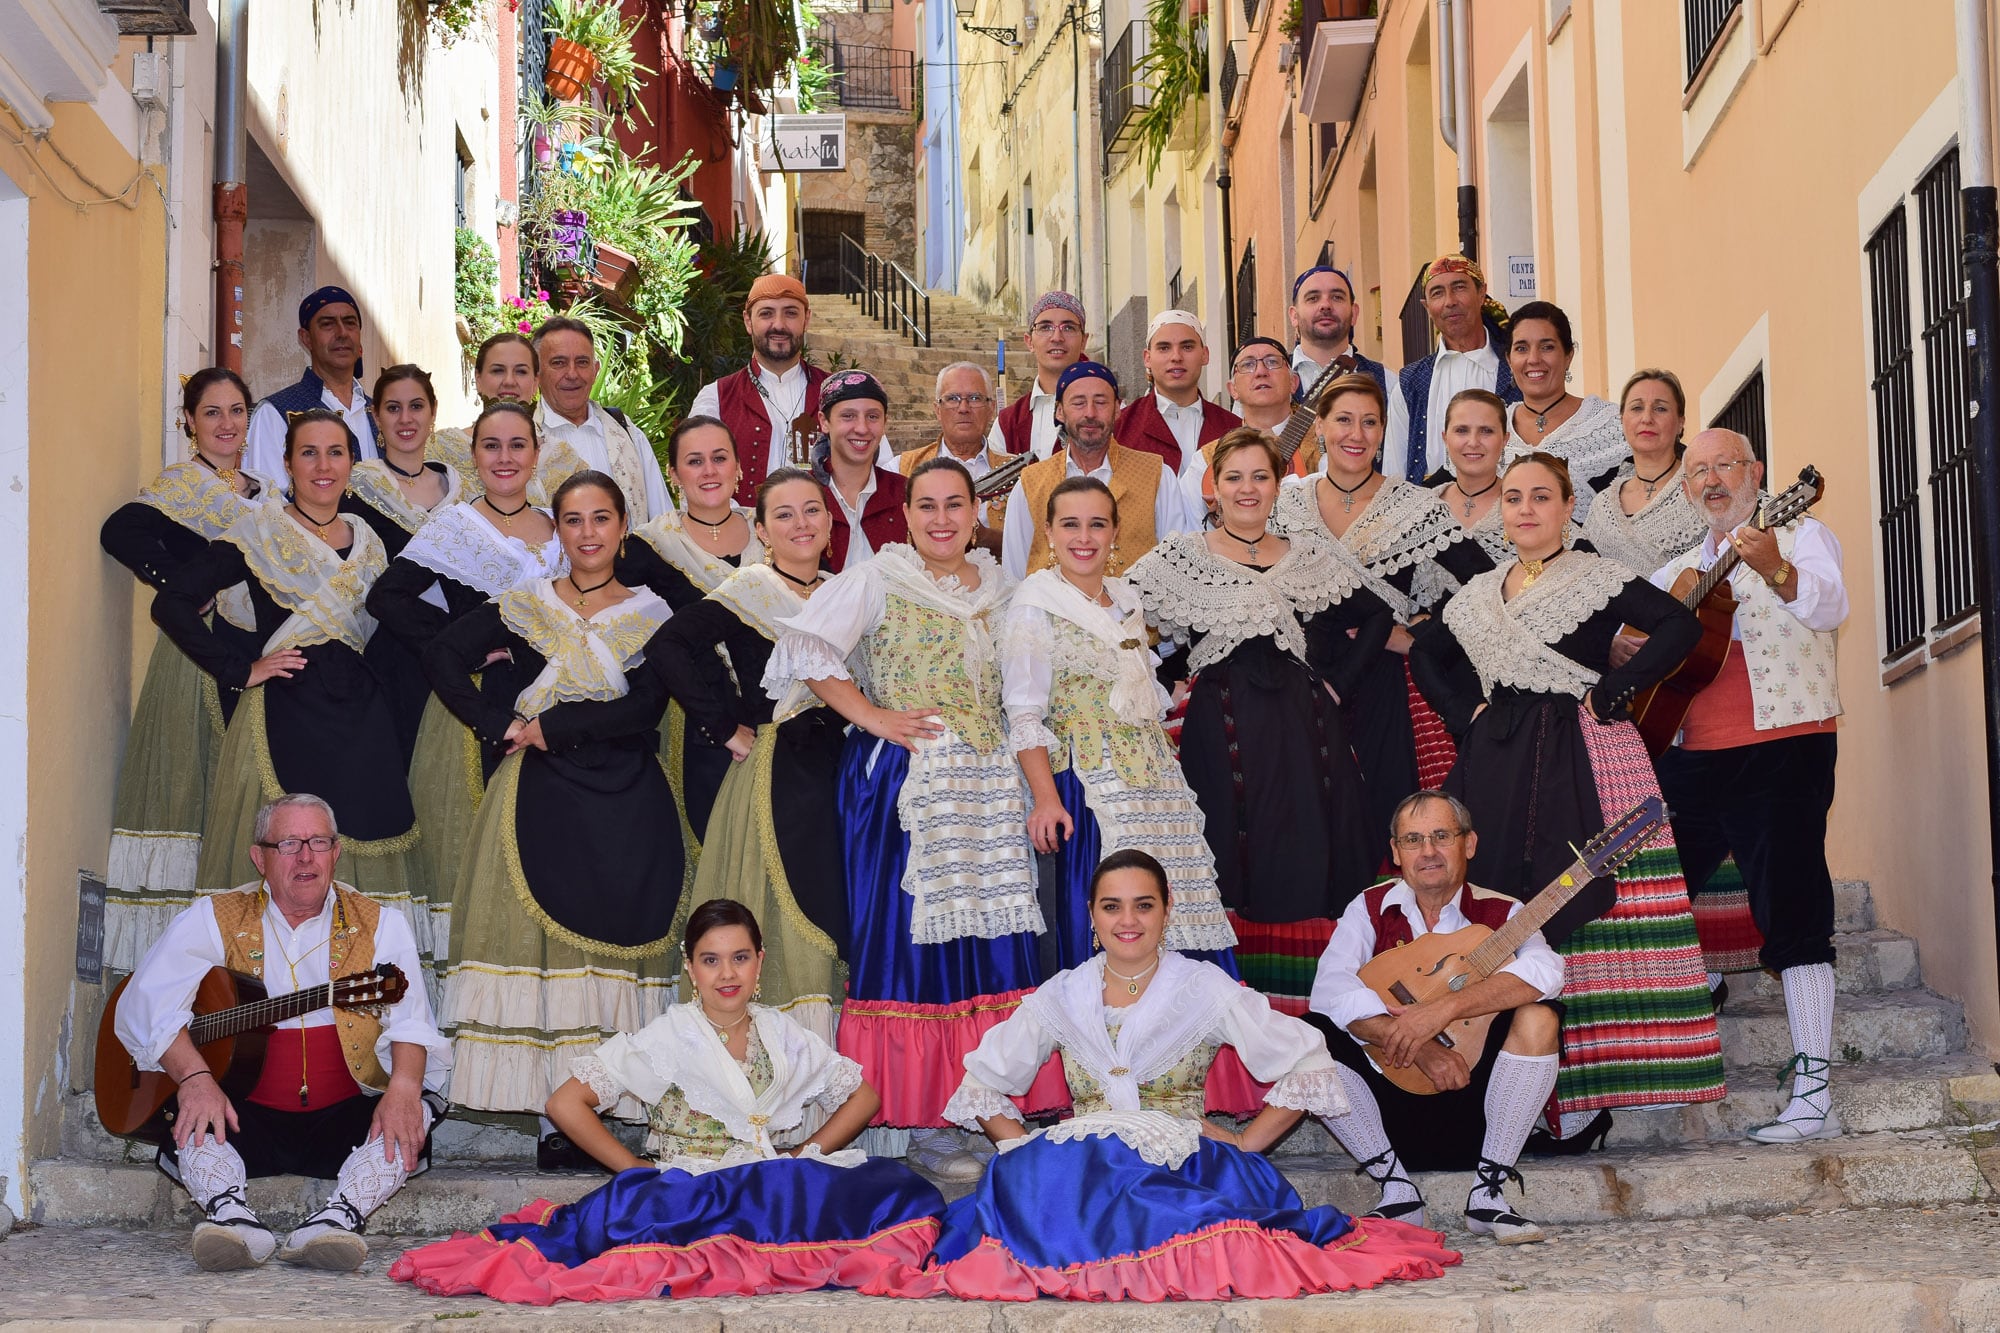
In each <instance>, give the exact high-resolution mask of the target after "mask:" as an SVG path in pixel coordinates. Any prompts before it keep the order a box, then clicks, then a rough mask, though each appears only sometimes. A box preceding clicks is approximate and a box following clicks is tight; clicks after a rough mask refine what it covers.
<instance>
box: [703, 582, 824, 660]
mask: <svg viewBox="0 0 2000 1333" xmlns="http://www.w3.org/2000/svg"><path fill="white" fill-rule="evenodd" d="M709 596H710V597H712V598H714V599H715V600H716V601H718V602H721V603H722V604H723V605H724V606H726V607H728V608H729V609H730V610H731V611H734V612H735V613H736V618H737V619H738V620H740V621H742V622H743V623H744V624H746V625H748V626H749V627H750V628H751V629H754V630H756V631H757V632H758V633H759V634H761V635H763V636H764V637H765V638H767V639H769V640H770V641H771V642H773V643H776V642H777V641H778V636H779V635H781V634H783V633H784V632H785V631H784V627H783V626H782V625H780V624H779V623H778V622H779V621H780V620H784V619H786V618H787V617H790V616H795V615H797V614H798V613H799V612H801V611H803V610H805V606H806V599H805V598H803V597H801V596H799V595H798V593H797V592H795V591H794V590H793V589H792V585H791V584H790V583H788V582H786V581H785V576H784V575H782V574H780V573H779V572H778V571H777V570H776V569H774V568H773V567H771V566H770V565H765V564H756V565H745V566H744V567H743V568H742V569H739V570H734V571H732V572H731V573H730V575H729V577H728V578H726V579H724V580H723V581H722V583H721V584H720V585H719V586H718V587H717V588H716V589H715V591H714V592H712V593H710V594H709ZM752 688H755V685H754V684H753V685H752Z"/></svg>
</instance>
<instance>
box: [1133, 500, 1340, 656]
mask: <svg viewBox="0 0 2000 1333" xmlns="http://www.w3.org/2000/svg"><path fill="white" fill-rule="evenodd" d="M1364 577H1365V576H1364V572H1363V571H1362V569H1361V568H1360V567H1359V566H1358V565H1357V564H1355V562H1354V561H1353V560H1352V558H1350V557H1348V556H1347V555H1346V553H1345V552H1342V551H1339V550H1336V549H1335V548H1334V547H1332V546H1329V545H1328V544H1327V543H1326V542H1325V541H1323V540H1322V539H1321V538H1320V536H1319V535H1318V534H1317V533H1315V532H1313V531H1311V530H1305V531H1300V532H1297V533H1294V534H1292V537H1291V549H1290V550H1289V551H1287V552H1285V556H1284V558H1283V559H1282V560H1280V561H1278V563H1277V564H1275V565H1273V566H1271V568H1269V569H1267V570H1263V571H1258V570H1254V569H1251V568H1249V567H1247V566H1245V565H1239V564H1237V563H1236V562H1235V561H1233V560H1225V559H1223V558H1222V557H1221V556H1219V555H1215V554H1212V553H1211V552H1210V551H1209V549H1208V543H1207V542H1206V541H1204V540H1203V538H1202V534H1201V533H1199V532H1183V533H1180V534H1178V535H1176V536H1173V537H1169V538H1168V539H1167V540H1166V541H1163V542H1161V543H1160V544H1159V545H1158V546H1155V547H1154V548H1153V549H1152V550H1151V551H1148V552H1147V553H1146V554H1145V555H1143V556H1141V557H1140V558H1139V560H1138V561H1137V562H1136V563H1135V564H1134V565H1133V566H1132V568H1131V569H1130V570H1129V571H1128V572H1127V574H1126V578H1127V579H1128V580H1129V581H1130V582H1131V583H1132V586H1134V587H1135V588H1137V589H1138V590H1139V596H1140V598H1141V599H1142V600H1143V601H1144V603H1145V607H1146V618H1147V619H1148V620H1150V621H1152V622H1153V624H1154V625H1156V626H1158V627H1159V629H1160V632H1161V633H1163V634H1168V635H1171V636H1172V637H1174V638H1177V639H1182V640H1185V639H1187V638H1189V637H1190V636H1192V635H1195V634H1200V635H1202V636H1204V637H1203V638H1202V640H1201V642H1200V643H1198V644H1196V645H1195V646H1194V649H1193V651H1192V652H1191V653H1190V654H1189V656H1188V668H1189V670H1190V671H1200V670H1202V669H1203V668H1205V667H1209V666H1213V665H1214V664H1215V663H1217V662H1220V661H1221V660H1222V659H1223V658H1225V657H1227V656H1229V654H1230V653H1232V652H1234V651H1235V650H1236V649H1237V647H1238V646H1239V645H1241V644H1243V643H1246V642H1248V641H1249V640H1251V639H1259V638H1270V639H1275V640H1276V641H1277V644H1278V646H1279V647H1280V648H1282V649H1283V650H1284V651H1286V652H1288V653H1290V654H1291V655H1292V656H1294V657H1296V658H1298V659H1299V660H1300V661H1302V662H1303V661H1304V660H1305V657H1306V634H1305V627H1304V625H1303V624H1302V623H1301V621H1300V617H1302V616H1314V615H1317V614H1319V613H1320V612H1321V611H1324V610H1326V609H1327V608H1328V607H1329V606H1332V605H1333V604H1334V603H1336V602H1339V601H1342V600H1343V599H1345V598H1346V597H1347V596H1349V595H1350V594H1351V593H1353V592H1354V591H1355V590H1356V589H1357V588H1359V587H1361V586H1362V583H1363V581H1364Z"/></svg>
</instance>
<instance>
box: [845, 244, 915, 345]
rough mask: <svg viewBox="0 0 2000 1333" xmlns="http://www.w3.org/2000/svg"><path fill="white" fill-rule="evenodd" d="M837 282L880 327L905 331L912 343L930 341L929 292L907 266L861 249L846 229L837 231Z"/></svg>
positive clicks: (850, 298)
mask: <svg viewBox="0 0 2000 1333" xmlns="http://www.w3.org/2000/svg"><path fill="white" fill-rule="evenodd" d="M839 282H840V287H839V291H840V294H841V295H843V296H845V297H846V298H847V299H848V300H850V301H853V302H856V303H857V304H858V305H860V307H861V312H862V313H863V314H865V315H867V316H868V317H869V318H870V319H873V320H874V321H875V322H876V323H878V324H880V325H881V326H882V327H883V328H885V329H890V330H894V331H895V333H896V335H897V336H898V337H902V336H905V335H907V336H908V337H909V340H910V345H911V346H912V347H929V346H930V345H931V294H930V293H929V292H928V291H925V290H924V286H923V284H922V283H920V282H918V281H917V280H916V279H915V278H914V277H912V276H911V275H910V272H909V270H908V269H906V268H904V267H903V266H902V265H901V264H898V263H897V262H896V261H895V260H893V259H884V258H882V257H881V256H880V255H877V254H872V253H870V252H869V251H868V250H866V249H863V248H862V245H861V243H860V242H859V241H857V240H855V239H854V238H853V237H852V236H849V235H848V234H847V233H846V232H842V233H841V234H840V278H839Z"/></svg>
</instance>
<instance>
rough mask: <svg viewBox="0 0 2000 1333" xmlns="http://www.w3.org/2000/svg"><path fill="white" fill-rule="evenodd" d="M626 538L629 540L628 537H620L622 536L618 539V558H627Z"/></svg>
mask: <svg viewBox="0 0 2000 1333" xmlns="http://www.w3.org/2000/svg"><path fill="white" fill-rule="evenodd" d="M626 540H627V539H626V538H624V537H620V538H619V539H618V558H619V559H620V560H623V559H624V558H625V542H626Z"/></svg>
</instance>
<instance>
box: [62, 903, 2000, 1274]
mask: <svg viewBox="0 0 2000 1333" xmlns="http://www.w3.org/2000/svg"><path fill="white" fill-rule="evenodd" d="M1837 923H1838V924H1837V929H1838V930H1839V931H1840V935H1839V939H1838V941H1837V943H1838V946H1839V954H1840V962H1839V966H1838V969H1837V971H1838V979H1839V988H1840V1000H1839V1007H1838V1010H1837V1018H1836V1022H1835V1035H1834V1044H1835V1049H1836V1053H1837V1059H1836V1064H1835V1069H1834V1074H1833V1087H1834V1102H1835V1105H1836V1106H1837V1107H1838V1108H1839V1111H1840V1114H1841V1116H1842V1118H1843V1119H1844V1120H1845V1122H1846V1124H1847V1126H1848V1129H1849V1133H1848V1134H1847V1135H1846V1136H1845V1137H1842V1138H1838V1139H1825V1140H1818V1141H1814V1142H1810V1143H1804V1144H1797V1145H1791V1146H1784V1147H1777V1146H1766V1145H1759V1144H1753V1143H1749V1142H1747V1141H1746V1140H1744V1139H1743V1137H1742V1132H1743V1129H1744V1127H1745V1126H1747V1125H1749V1124H1751V1123H1753V1122H1756V1121H1759V1120H1766V1119H1769V1118H1771V1116H1772V1115H1773V1114H1775V1112H1776V1111H1777V1109H1778V1107H1779V1106H1780V1104H1781V1100H1782V1094H1781V1090H1780V1088H1779V1087H1778V1085H1777V1083H1776V1082H1775V1080H1774V1076H1775V1074H1776V1071H1777V1070H1778V1068H1779V1067H1780V1066H1781V1065H1782V1064H1783V1063H1784V1061H1785V1060H1786V1059H1787V1058H1789V1056H1790V1053H1791V1043H1790V1041H1789V1038H1788V1036H1787V1033H1786V1025H1785V1015H1784V1005H1783V1001H1782V999H1781V998H1780V997H1779V995H1778V993H1777V988H1776V985H1775V983H1774V982H1771V981H1769V980H1768V979H1762V978H1759V979H1757V980H1753V979H1752V977H1751V976H1739V977H1737V978H1735V979H1734V982H1733V985H1732V990H1733V992H1734V993H1733V994H1732V995H1731V997H1730V1000H1729V1004H1728V1007H1727V1009H1726V1010H1725V1013H1724V1015H1723V1019H1722V1038H1723V1050H1724V1055H1725V1059H1726V1061H1727V1064H1728V1077H1729V1089H1730V1090H1729V1095H1728V1096H1727V1097H1726V1098H1725V1099H1724V1100H1722V1101H1720V1102H1716V1103H1710V1104H1707V1105H1704V1106H1698V1107H1687V1108H1682V1109H1679V1110H1672V1111H1654V1112H1642V1113H1621V1114H1619V1115H1618V1116H1617V1118H1616V1124H1615V1126H1614V1128H1613V1130H1612V1133H1611V1138H1610V1142H1609V1145H1608V1147H1607V1148H1606V1149H1605V1150H1604V1151H1601V1152H1596V1153H1590V1154H1587V1155H1585V1156H1582V1157H1574V1158H1558V1159H1548V1160H1529V1161H1525V1162H1524V1163H1523V1164H1522V1165H1523V1171H1524V1174H1525V1175H1526V1178H1527V1182H1528V1192H1527V1194H1526V1196H1525V1199H1524V1201H1523V1203H1524V1207H1525V1209H1526V1211H1527V1212H1528V1213H1529V1214H1530V1215H1531V1216H1533V1217H1535V1218H1537V1219H1538V1220H1542V1221H1546V1222H1552V1223H1558V1224H1568V1225H1574V1224H1616V1225H1619V1226H1631V1225H1634V1224H1641V1225H1643V1224H1647V1223H1660V1222H1669V1221H1672V1222H1677V1223H1683V1222H1690V1221H1691V1220H1694V1219H1702V1218H1709V1217H1723V1216H1749V1217H1772V1216H1776V1215H1779V1214H1790V1213H1819V1212H1825V1211H1829V1210H1841V1209H1853V1208H1924V1209H1929V1208H1940V1207H1946V1206H1951V1205H1965V1204H1969V1203H1973V1202H1977V1201H1982V1200H1990V1199H1992V1197H1993V1196H1994V1194H1995V1193H1996V1189H2000V1146H1996V1144H1995V1136H1994V1134H1993V1133H1992V1127H1993V1125H1994V1124H1995V1122H2000V1075H1996V1073H1995V1071H1994V1067H1993V1065H1992V1063H1991V1062H1990V1061H1989V1060H1987V1059H1986V1058H1985V1057H1983V1056H1981V1055H1980V1054H1978V1053H1977V1052H1975V1051H1973V1050H1970V1049H1968V1047H1967V1039H1966V1027H1965V1019H1964V1014H1963V1011H1962V1010H1961V1008H1960V1006H1959V1005H1958V1004H1957V1003H1956V1002H1955V1001H1952V1000H1948V999H1946V998H1944V997H1942V996H1939V995H1937V994H1935V993H1933V992H1931V991H1929V990H1927V989H1925V988H1924V986H1923V982H1922V975H1921V970H1920V968H1919V966H1918V960H1917V953H1916V946H1915V943H1914V941H1912V940H1910V939H1909V938H1908V937H1906V936H1903V935H1901V934H1898V933H1896V932H1894V931H1889V930H1882V929H1878V928H1877V927H1876V923H1875V916H1874V907H1873V903H1872V901H1871V899H1870V897H1869V892H1868V888H1867V886H1866V885H1864V884H1855V883H1847V884H1842V885H1839V886H1838V917H1837ZM1753 975H1754V974H1753ZM68 1111H69V1114H68V1115H67V1116H66V1117H65V1132H64V1142H63V1150H64V1156H63V1157H61V1158H58V1159H54V1160H48V1161H42V1162H37V1163H34V1164H33V1165H32V1166H31V1167H30V1171H29V1181H30V1186H31V1188H30V1205H29V1213H28V1220H30V1221H32V1222H36V1223H42V1224H69V1225H83V1226H110V1227H123V1228H180V1227H185V1226H187V1225H191V1223H192V1221H193V1220H194V1210H193V1207H192V1205H191V1204H189V1203H188V1202H187V1199H186V1196H185V1195H183V1194H182V1193H181V1192H180V1191H179V1190H178V1189H177V1188H175V1187H174V1186H172V1185H171V1184H170V1183H169V1182H168V1181H167V1180H166V1179H165V1178H164V1177H162V1176H160V1175H159V1174H158V1173H157V1172H156V1171H155V1170H154V1169H153V1167H152V1165H151V1153H150V1151H149V1150H144V1149H142V1148H140V1147H138V1146H137V1145H132V1144H128V1143H126V1142H124V1141H123V1140H119V1139H114V1138H112V1137H110V1136H109V1135H107V1134H105V1133H104V1132H103V1130H102V1129H101V1128H100V1127H99V1126H98V1125H97V1123H96V1120H95V1117H94V1116H93V1115H92V1113H91V1110H90V1099H89V1096H88V1095H87V1094H75V1095H73V1096H72V1097H71V1099H70V1105H69V1107H68ZM532 1156H533V1141H532V1139H530V1138H529V1137H528V1135H526V1134H524V1133H522V1132H520V1131H518V1130H515V1129H512V1128H507V1127H502V1126H499V1125H491V1124H485V1125H482V1124H477V1123H471V1122H466V1121H460V1120H450V1121H447V1122H446V1123H445V1125H444V1126H443V1127H442V1128H441V1129H440V1130H439V1133H438V1137H437V1144H436V1160H437V1162H438V1165H437V1167H436V1168H435V1169H433V1170H432V1171H431V1172H430V1173H429V1174H428V1175H425V1176H422V1177H419V1178H418V1179H417V1180H415V1181H413V1182H411V1184H410V1185H409V1186H408V1187H407V1188H406V1189H405V1190H404V1191H403V1192H402V1193H401V1194H400V1195H398V1196H397V1197H396V1198H395V1199H393V1200H391V1201H390V1203H389V1204H388V1205H387V1206H386V1207H385V1208H384V1209H383V1210H382V1212H381V1213H379V1214H378V1215H377V1217H376V1219H375V1221H374V1222H373V1223H372V1224H371V1228H370V1230H371V1232H373V1233H374V1234H379V1235H397V1234H402V1235H439V1234H442V1233H445V1232H449V1231H452V1230H454V1229H461V1228H476V1227H480V1226H483V1225H485V1224H486V1223H488V1222H490V1221H492V1220H493V1219H494V1218H495V1217H497V1216H498V1215H500V1214H501V1213H503V1212H507V1211H511V1210H512V1209H514V1208H517V1207H519V1206H520V1205H521V1204H523V1203H525V1202H527V1201H528V1200H530V1199H533V1198H535V1197H537V1196H538V1195H539V1196H542V1197H547V1198H550V1199H556V1200H559V1201H560V1200H568V1199H573V1198H575V1197H577V1196H578V1195H581V1194H582V1193H584V1192H585V1191H587V1190H588V1189H590V1188H592V1187H593V1186H594V1185H596V1184H597V1183H598V1182H599V1181H600V1180H601V1179H602V1177H593V1176H583V1175H561V1176H542V1175H537V1174H536V1173H535V1172H534V1171H532V1170H531V1169H529V1168H528V1167H527V1166H526V1165H525V1163H526V1162H528V1161H530V1160H532ZM1275 1156H1276V1158H1277V1161H1278V1165H1279V1166H1280V1167H1281V1168H1282V1169H1283V1170H1284V1172H1285V1174H1286V1175H1287V1176H1288V1177H1289V1178H1290V1179H1291V1180H1292V1182H1293V1183H1294V1185H1296V1186H1297V1188H1298V1190H1299V1192H1300V1194H1301V1195H1302V1196H1303V1197H1304V1199H1305V1201H1306V1203H1308V1204H1321V1203H1332V1204H1335V1205H1337V1206H1339V1207H1340V1208H1342V1209H1345V1210H1346V1211H1348V1212H1353V1213H1358V1212H1364V1211H1366V1210H1367V1209H1368V1208H1369V1207H1371V1206H1373V1203H1374V1189H1373V1186H1372V1185H1370V1184H1369V1182H1368V1181H1366V1180H1365V1179H1363V1178H1362V1177H1359V1176H1357V1175H1356V1174H1354V1169H1353V1163H1352V1161H1350V1160H1349V1159H1348V1158H1347V1156H1346V1155H1345V1154H1344V1153H1342V1152H1341V1151H1340V1149H1339V1148H1338V1147H1337V1146H1336V1145H1334V1144H1333V1143H1332V1141H1331V1139H1330V1137H1329V1136H1328V1135H1327V1134H1326V1132H1325V1131H1324V1130H1323V1129H1322V1128H1321V1127H1320V1126H1319V1125H1318V1124H1317V1123H1315V1122H1312V1121H1310V1120H1309V1121H1306V1122H1304V1123H1303V1124H1301V1125H1300V1127H1299V1128H1298V1129H1297V1130H1295V1131H1294V1132H1293V1133H1292V1134H1291V1136H1290V1137H1289V1138H1288V1139H1287V1140H1286V1141H1285V1142H1284V1143H1282V1144H1280V1145H1279V1146H1278V1148H1277V1149H1276V1150H1275ZM1418 1184H1419V1186H1420V1187H1421V1188H1422V1189H1423V1191H1424V1193H1425V1196H1426V1197H1427V1198H1429V1199H1430V1200H1431V1201H1432V1202H1433V1205H1434V1209H1435V1211H1434V1213H1433V1216H1432V1218H1431V1221H1432V1225H1434V1226H1440V1227H1443V1228H1445V1229H1447V1230H1450V1229H1452V1228H1454V1227H1456V1225H1457V1224H1458V1209H1459V1208H1460V1207H1461V1206H1462V1204H1463V1200H1464V1197H1465V1194H1466V1191H1467V1190H1468V1189H1469V1188H1470V1187H1471V1180H1470V1177H1469V1176H1468V1175H1465V1174H1462V1173H1461V1174H1429V1175H1420V1176H1419V1177H1418ZM327 1188H328V1186H327V1183H326V1182H314V1181H303V1180H299V1179H297V1178H292V1177H280V1178H277V1179H273V1180H262V1181H253V1182H252V1183H251V1191H250V1193H251V1203H252V1205H253V1206H254V1207H256V1208H257V1209H258V1210H259V1212H260V1213H262V1214H263V1215H264V1216H265V1217H266V1218H267V1219H269V1220H270V1221H272V1222H273V1223H282V1224H284V1225H287V1226H289V1225H292V1224H294V1223H295V1222H296V1220H297V1219H298V1218H300V1217H302V1216H304V1215H305V1214H307V1213H309V1212H310V1211H312V1210H313V1209H314V1208H315V1207H317V1206H318V1204H319V1203H320V1202H321V1200H322V1197H323V1195H324V1193H325V1191H326V1189H327ZM1989 1206H1990V1205H1989Z"/></svg>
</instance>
